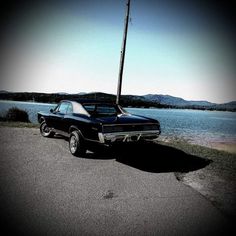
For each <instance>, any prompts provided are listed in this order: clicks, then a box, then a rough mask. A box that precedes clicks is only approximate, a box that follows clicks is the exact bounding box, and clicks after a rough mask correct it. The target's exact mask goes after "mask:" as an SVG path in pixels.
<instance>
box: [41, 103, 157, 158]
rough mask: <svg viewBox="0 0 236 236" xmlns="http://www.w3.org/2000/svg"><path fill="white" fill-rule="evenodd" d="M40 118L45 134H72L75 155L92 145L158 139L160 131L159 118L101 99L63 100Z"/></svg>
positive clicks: (70, 135) (71, 141) (70, 144)
mask: <svg viewBox="0 0 236 236" xmlns="http://www.w3.org/2000/svg"><path fill="white" fill-rule="evenodd" d="M38 121H39V123H40V132H41V134H42V136H43V137H53V136H54V134H55V133H58V134H61V135H64V136H67V137H69V149H70V152H71V153H72V154H73V155H75V156H81V155H84V154H85V152H86V150H88V149H90V148H89V147H91V145H93V146H94V145H101V144H102V145H105V146H111V145H112V144H114V143H119V142H138V141H141V140H155V139H157V138H158V136H159V134H160V133H161V129H160V123H159V121H157V120H154V119H151V118H147V117H144V116H137V115H132V114H130V113H128V112H126V111H125V110H124V109H123V108H122V107H121V106H119V105H116V104H110V103H104V102H98V101H68V100H65V101H61V102H60V103H59V104H58V105H57V106H56V107H55V109H51V110H50V112H49V113H45V112H38Z"/></svg>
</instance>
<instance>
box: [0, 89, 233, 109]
mask: <svg viewBox="0 0 236 236" xmlns="http://www.w3.org/2000/svg"><path fill="white" fill-rule="evenodd" d="M63 99H72V100H78V99H93V100H100V101H106V102H115V100H116V96H115V95H113V94H107V93H101V92H92V93H78V94H68V93H64V92H60V93H52V94H49V93H14V92H8V91H1V92H0V100H13V101H33V102H42V103H58V102H59V101H60V100H63ZM121 105H122V106H124V107H145V108H149V107H155V108H178V109H201V110H220V111H236V101H233V102H229V103H224V104H216V103H211V102H208V101H187V100H184V99H183V98H179V97H173V96H170V95H160V94H147V95H144V96H138V95H122V96H121Z"/></svg>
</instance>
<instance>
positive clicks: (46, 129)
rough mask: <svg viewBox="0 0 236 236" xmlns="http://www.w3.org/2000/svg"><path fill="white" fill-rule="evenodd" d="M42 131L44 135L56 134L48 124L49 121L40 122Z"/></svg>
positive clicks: (51, 135) (49, 136) (48, 136)
mask: <svg viewBox="0 0 236 236" xmlns="http://www.w3.org/2000/svg"><path fill="white" fill-rule="evenodd" d="M39 129H40V133H41V135H42V136H43V137H47V138H51V137H53V136H54V134H55V133H54V132H53V131H52V130H51V129H50V128H49V127H48V126H47V123H46V122H45V121H43V122H42V123H41V124H40V128H39Z"/></svg>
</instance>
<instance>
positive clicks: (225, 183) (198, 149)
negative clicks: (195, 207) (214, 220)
mask: <svg viewBox="0 0 236 236" xmlns="http://www.w3.org/2000/svg"><path fill="white" fill-rule="evenodd" d="M162 143H163V144H165V145H168V146H171V147H175V148H177V149H181V150H182V151H184V152H186V153H190V154H192V155H196V156H198V157H201V158H206V159H208V160H210V161H211V163H210V164H209V165H207V166H206V167H204V168H202V169H198V170H195V171H191V172H188V173H183V172H182V173H181V172H176V173H175V175H176V177H177V179H178V180H179V181H182V182H183V183H185V184H186V185H188V186H190V187H192V188H193V189H195V190H197V191H198V192H199V193H201V194H202V195H203V196H205V197H206V198H207V199H209V200H210V201H211V202H212V203H213V204H214V205H215V206H216V207H217V208H218V209H220V210H221V211H222V212H223V213H224V214H225V215H226V216H228V217H229V218H230V219H233V218H235V217H236V154H234V153H230V152H226V151H219V150H215V149H211V148H207V147H202V146H198V145H191V144H188V143H186V142H182V141H175V142H168V143H167V142H162Z"/></svg>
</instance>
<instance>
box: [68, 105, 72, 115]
mask: <svg viewBox="0 0 236 236" xmlns="http://www.w3.org/2000/svg"><path fill="white" fill-rule="evenodd" d="M68 113H69V114H70V113H73V106H72V104H71V103H68V108H67V114H68Z"/></svg>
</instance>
